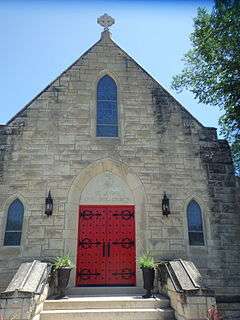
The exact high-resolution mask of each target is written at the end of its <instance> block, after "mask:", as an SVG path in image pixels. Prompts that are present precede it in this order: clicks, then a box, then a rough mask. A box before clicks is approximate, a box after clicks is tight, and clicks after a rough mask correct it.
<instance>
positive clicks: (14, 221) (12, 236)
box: [4, 199, 24, 246]
mask: <svg viewBox="0 0 240 320" xmlns="http://www.w3.org/2000/svg"><path fill="white" fill-rule="evenodd" d="M23 214H24V207H23V204H22V202H21V201H20V200H19V199H16V200H14V201H13V202H12V204H11V205H10V207H9V209H8V214H7V223H6V230H5V237H4V245H6V246H13V245H14V246H17V245H20V242H21V234H22V224H23Z"/></svg>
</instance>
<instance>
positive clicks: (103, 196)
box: [81, 171, 134, 204]
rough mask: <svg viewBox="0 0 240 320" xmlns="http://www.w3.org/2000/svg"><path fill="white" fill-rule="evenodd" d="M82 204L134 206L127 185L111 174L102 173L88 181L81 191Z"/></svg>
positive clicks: (108, 172)
mask: <svg viewBox="0 0 240 320" xmlns="http://www.w3.org/2000/svg"><path fill="white" fill-rule="evenodd" d="M81 203H84V204H93V203H96V204H106V203H108V204H134V200H133V195H132V192H131V190H130V189H129V187H128V185H127V184H126V183H125V182H124V181H123V180H122V179H121V178H120V177H118V176H116V175H114V174H112V172H110V171H107V172H104V173H102V174H100V175H98V176H96V177H94V178H92V179H91V180H90V182H89V183H88V184H87V185H86V187H85V189H84V190H83V193H82V196H81Z"/></svg>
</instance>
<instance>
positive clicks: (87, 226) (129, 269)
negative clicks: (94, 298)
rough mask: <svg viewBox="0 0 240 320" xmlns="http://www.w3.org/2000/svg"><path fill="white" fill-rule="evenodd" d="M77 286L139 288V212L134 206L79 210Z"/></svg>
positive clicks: (88, 206) (82, 208)
mask: <svg viewBox="0 0 240 320" xmlns="http://www.w3.org/2000/svg"><path fill="white" fill-rule="evenodd" d="M78 239H79V240H78V252H77V277H76V285H77V286H82V285H105V286H111V285H135V284H136V275H135V273H136V262H135V212H134V206H130V205H121V206H120V205H111V206H103V205H99V206H98V205H83V206H80V208H79V230H78Z"/></svg>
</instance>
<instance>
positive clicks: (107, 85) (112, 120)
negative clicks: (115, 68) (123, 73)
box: [96, 75, 118, 137]
mask: <svg viewBox="0 0 240 320" xmlns="http://www.w3.org/2000/svg"><path fill="white" fill-rule="evenodd" d="M96 134H97V136H98V137H117V136H118V112H117V86H116V83H115V81H114V80H113V79H112V78H111V77H109V76H107V75H106V76H104V77H102V78H101V79H100V80H99V82H98V86H97V132H96Z"/></svg>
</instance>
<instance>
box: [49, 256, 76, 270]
mask: <svg viewBox="0 0 240 320" xmlns="http://www.w3.org/2000/svg"><path fill="white" fill-rule="evenodd" d="M73 267H74V265H73V263H72V260H71V259H70V257H69V255H65V256H61V257H57V258H56V260H55V261H54V263H53V270H58V269H61V268H73Z"/></svg>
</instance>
